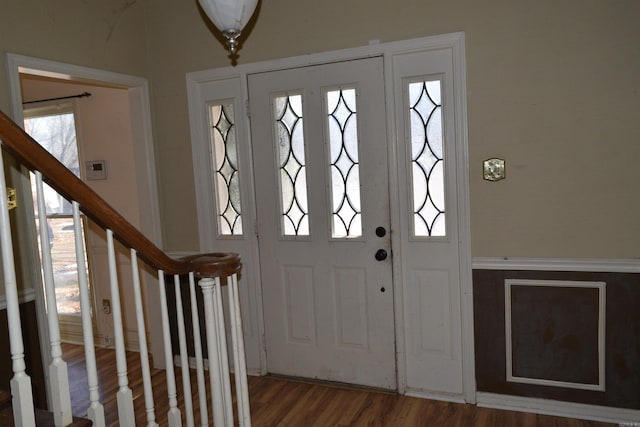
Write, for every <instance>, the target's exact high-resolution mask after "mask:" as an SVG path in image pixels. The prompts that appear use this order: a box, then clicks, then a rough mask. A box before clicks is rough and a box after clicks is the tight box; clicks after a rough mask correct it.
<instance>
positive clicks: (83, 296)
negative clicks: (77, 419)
mask: <svg viewBox="0 0 640 427" xmlns="http://www.w3.org/2000/svg"><path fill="white" fill-rule="evenodd" d="M72 206H73V229H74V234H75V236H74V238H75V248H76V264H77V266H78V289H79V291H80V316H81V318H82V337H83V341H84V358H85V362H86V365H87V385H88V387H89V408H88V409H87V417H88V418H89V419H90V420H91V421H92V422H93V425H94V427H105V419H104V406H102V404H101V403H100V391H99V384H98V368H97V364H96V351H95V342H94V337H93V321H92V319H91V309H92V307H91V298H90V296H89V282H88V280H87V277H89V276H88V275H87V265H86V262H85V246H84V239H83V227H82V220H81V219H80V207H79V205H78V202H73V203H72Z"/></svg>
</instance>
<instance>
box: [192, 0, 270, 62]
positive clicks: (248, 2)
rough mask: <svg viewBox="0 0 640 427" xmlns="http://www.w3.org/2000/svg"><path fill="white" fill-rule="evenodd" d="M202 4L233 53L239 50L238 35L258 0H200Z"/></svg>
mask: <svg viewBox="0 0 640 427" xmlns="http://www.w3.org/2000/svg"><path fill="white" fill-rule="evenodd" d="M198 2H199V3H200V6H201V7H202V9H203V10H204V12H205V13H206V14H207V16H208V17H209V19H210V20H211V22H213V25H215V26H216V27H217V28H218V29H219V30H220V31H221V32H222V35H223V36H224V37H225V39H226V41H227V47H228V48H229V52H230V53H231V55H235V53H236V51H237V50H238V37H240V32H241V31H242V29H243V28H244V26H245V25H247V22H248V21H249V19H250V18H251V16H252V15H253V12H255V10H256V6H257V5H258V0H198Z"/></svg>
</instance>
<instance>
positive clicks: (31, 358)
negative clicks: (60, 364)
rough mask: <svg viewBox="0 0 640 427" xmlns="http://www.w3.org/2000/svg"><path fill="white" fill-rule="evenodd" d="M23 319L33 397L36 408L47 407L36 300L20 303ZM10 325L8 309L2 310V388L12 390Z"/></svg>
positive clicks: (0, 354) (0, 328) (0, 312)
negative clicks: (10, 384) (10, 382)
mask: <svg viewBox="0 0 640 427" xmlns="http://www.w3.org/2000/svg"><path fill="white" fill-rule="evenodd" d="M20 318H21V321H22V339H23V340H24V353H25V363H26V365H27V374H28V375H29V376H30V377H31V386H32V388H33V398H34V404H35V405H36V408H43V409H44V408H46V407H47V392H46V386H45V380H44V371H43V367H42V359H41V356H40V355H41V353H40V341H39V338H38V319H37V317H36V304H35V302H34V301H29V302H25V303H24V304H20ZM9 348H10V347H9V325H8V323H7V310H6V309H3V310H0V360H2V363H0V390H10V387H9V381H11V378H13V369H12V367H11V352H10V350H9Z"/></svg>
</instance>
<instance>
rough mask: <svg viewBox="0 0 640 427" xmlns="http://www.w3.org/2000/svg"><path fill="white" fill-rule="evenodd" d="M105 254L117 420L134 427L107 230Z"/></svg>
mask: <svg viewBox="0 0 640 427" xmlns="http://www.w3.org/2000/svg"><path fill="white" fill-rule="evenodd" d="M107 254H108V259H109V284H110V287H109V288H110V290H111V313H112V315H113V335H114V340H115V343H116V370H117V373H118V393H117V395H116V396H117V402H118V420H119V421H120V425H121V426H135V420H136V418H135V414H134V411H133V395H132V393H131V389H130V388H129V380H128V378H127V354H126V349H125V345H124V332H123V324H122V312H121V308H120V289H119V287H118V270H117V268H116V253H115V247H114V244H113V231H111V230H107Z"/></svg>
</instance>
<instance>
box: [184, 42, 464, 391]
mask: <svg viewBox="0 0 640 427" xmlns="http://www.w3.org/2000/svg"><path fill="white" fill-rule="evenodd" d="M373 56H379V57H382V58H383V60H384V71H385V73H384V90H385V102H386V128H387V140H388V146H387V153H388V156H389V157H388V158H389V162H388V170H389V177H388V179H389V187H388V191H389V196H390V223H391V227H390V229H389V230H388V231H389V236H390V240H391V244H392V246H393V257H392V259H391V263H392V264H393V286H392V292H393V299H394V308H395V340H396V352H397V354H396V363H397V388H398V391H399V392H400V393H407V394H412V395H417V396H427V397H431V398H436V399H444V400H456V401H467V402H474V401H475V371H474V360H473V358H474V355H473V308H472V286H471V248H470V217H469V215H470V214H469V188H468V182H469V176H468V153H467V123H466V87H465V85H466V82H465V79H466V77H465V54H464V34H462V33H453V34H445V35H441V36H432V37H426V38H421V39H414V40H406V41H399V42H391V43H382V44H372V45H369V46H365V47H361V48H352V49H345V50H341V51H334V52H325V53H320V54H313V55H305V56H301V57H293V58H286V59H281V60H273V61H266V62H261V63H253V64H240V65H238V66H236V67H226V68H222V69H216V70H204V71H198V72H194V73H190V74H188V75H187V85H188V90H189V108H190V121H191V134H192V146H193V158H194V172H195V174H196V176H197V177H199V179H197V180H196V192H197V195H198V197H197V200H198V220H199V227H200V231H201V249H206V250H210V249H215V250H228V249H229V248H230V247H229V246H228V245H227V243H228V242H229V240H226V241H222V240H220V239H217V238H215V232H214V233H212V232H211V231H212V230H214V231H215V220H213V218H212V215H211V212H212V211H211V207H212V206H213V205H214V204H215V202H214V201H213V200H214V199H213V190H212V187H211V184H210V180H209V179H208V177H207V174H208V173H210V172H208V171H207V168H208V165H207V161H206V159H205V158H206V157H207V155H208V154H207V150H208V148H207V145H208V138H209V136H208V133H207V129H206V126H205V125H204V123H205V122H206V121H207V118H206V117H207V113H206V112H205V108H204V106H205V102H204V98H203V93H204V91H206V90H209V91H210V93H209V95H208V96H209V97H212V96H213V97H216V96H217V97H218V98H226V99H233V100H234V102H237V105H238V108H239V110H237V113H238V114H237V115H238V116H240V111H242V112H243V114H242V117H243V119H242V120H244V118H245V117H248V116H249V103H248V101H246V100H247V99H248V98H249V90H248V84H247V80H248V76H249V75H251V74H256V73H264V72H270V71H277V70H286V69H291V68H299V67H304V66H308V65H321V64H326V63H332V62H340V61H349V60H353V59H358V58H368V57H373ZM433 76H437V77H438V78H439V79H441V81H442V85H443V86H442V88H443V99H444V101H445V105H443V111H444V112H443V116H444V121H445V124H444V126H445V128H444V132H445V135H444V136H445V138H446V141H447V144H448V145H449V148H447V153H446V156H447V158H448V167H447V179H448V180H449V179H450V178H451V176H452V174H453V178H454V179H453V181H452V182H449V183H448V184H447V195H446V197H447V210H448V213H449V214H451V216H449V217H448V219H447V226H448V228H447V237H446V239H440V240H441V241H437V240H436V241H433V242H429V241H425V240H424V239H412V238H411V237H410V235H409V233H410V228H409V225H410V221H411V219H410V215H411V211H410V210H409V206H410V203H411V201H410V200H409V195H408V192H407V191H408V190H407V185H408V184H409V183H410V179H411V178H410V176H409V175H408V174H409V172H410V170H409V169H408V168H407V166H406V165H405V163H404V162H407V158H406V150H405V148H404V144H405V141H404V138H405V136H406V135H405V130H404V126H405V119H404V114H405V112H403V108H404V101H403V89H402V83H403V81H410V80H411V79H419V78H422V77H428V78H429V79H430V78H431V77H433ZM212 85H218V86H219V87H226V88H229V87H231V86H233V87H235V88H237V90H236V91H235V92H233V93H229V92H228V91H227V92H224V93H225V94H224V95H213V92H216V90H214V89H213V86H212ZM220 93H222V92H220ZM253 115H254V111H252V116H253ZM252 120H253V117H252ZM244 132H246V134H245V138H246V139H244V140H241V141H239V143H238V144H239V149H240V151H241V152H240V153H239V158H240V159H239V163H240V166H241V176H242V177H243V179H244V184H243V191H245V192H248V193H249V194H247V195H244V196H243V199H242V200H243V203H245V200H246V205H244V207H243V212H244V214H243V215H244V218H243V223H244V224H245V226H246V229H247V230H255V229H256V206H255V199H256V197H257V195H256V192H255V191H254V189H253V187H252V185H253V184H254V183H253V175H254V173H253V165H254V163H255V164H258V163H260V162H261V161H263V159H262V158H259V157H257V156H256V154H255V153H253V152H252V151H251V135H252V133H253V134H254V135H253V136H254V138H255V132H256V130H255V126H253V128H252V129H249V123H248V122H247V123H246V127H245V129H244ZM260 132H261V133H262V132H267V133H269V132H271V130H270V129H266V130H262V129H261V130H260ZM254 157H255V158H256V161H255V162H254V160H253V158H254ZM203 159H205V160H203ZM364 179H366V178H364ZM273 197H276V198H277V196H276V195H273ZM452 209H453V211H452ZM443 240H444V241H443ZM233 242H235V243H234V244H235V245H236V246H234V248H242V250H237V249H234V250H236V251H237V252H240V253H241V255H242V257H243V265H244V269H247V268H248V269H249V270H250V274H252V275H253V277H252V278H250V279H248V281H244V286H243V287H244V288H245V289H247V290H248V292H249V299H250V300H251V303H250V304H249V305H248V306H245V307H246V308H243V321H245V322H246V319H245V316H247V317H249V318H250V319H251V321H254V322H256V323H255V324H253V325H250V326H248V325H247V324H246V323H245V328H254V329H255V330H256V332H257V333H256V334H255V335H253V336H251V337H249V338H247V337H246V340H247V341H248V342H247V353H248V354H247V356H248V357H249V358H253V359H252V360H254V361H255V360H258V363H259V366H254V369H253V370H254V371H258V372H260V373H266V372H267V366H266V360H267V356H266V351H265V342H264V335H263V334H264V328H265V318H264V317H263V312H262V309H263V305H262V299H263V298H262V288H263V286H264V284H262V283H261V282H260V264H261V263H262V262H263V260H261V259H260V258H259V256H258V255H259V254H258V253H257V246H258V245H257V244H258V241H257V237H256V235H255V234H254V233H248V234H247V236H246V239H245V240H244V241H241V240H234V241H233ZM422 246H424V247H422ZM429 248H430V249H429ZM443 248H446V250H444V249H443ZM414 251H416V252H415V254H414ZM439 252H442V253H439ZM443 254H444V255H443ZM443 257H445V258H447V259H446V261H442V260H443ZM438 260H439V261H438ZM440 261H442V263H441V264H438V262H440ZM243 277H244V276H243ZM434 279H435V280H434ZM241 286H242V285H241ZM387 292H389V290H387ZM434 296H437V297H438V298H439V299H438V301H439V302H442V303H443V304H442V305H441V306H435V307H434V306H433V304H432V303H431V300H430V298H433V297H434ZM427 297H428V298H427ZM416 298H417V299H416ZM445 302H446V304H444V303H445ZM265 304H266V302H265ZM434 308H435V311H433V310H428V309H434ZM423 310H426V311H423ZM247 312H249V313H247ZM438 320H439V321H440V322H438ZM445 322H446V323H447V324H446V325H445ZM433 323H435V327H434V325H433ZM443 334H446V335H443ZM443 342H444V343H445V345H444V346H443V344H442V343H443ZM443 349H445V350H444V351H443ZM252 352H254V353H253V354H250V353H252ZM438 370H439V371H438Z"/></svg>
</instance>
